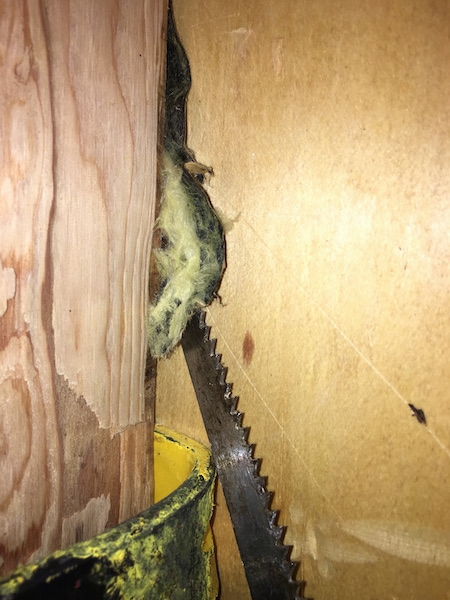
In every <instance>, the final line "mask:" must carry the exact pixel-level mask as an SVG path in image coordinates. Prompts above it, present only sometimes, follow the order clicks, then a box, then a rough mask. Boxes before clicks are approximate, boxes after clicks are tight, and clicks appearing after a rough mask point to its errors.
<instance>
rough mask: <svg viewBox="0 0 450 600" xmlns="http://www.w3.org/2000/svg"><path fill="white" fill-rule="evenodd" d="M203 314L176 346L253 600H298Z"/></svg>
mask: <svg viewBox="0 0 450 600" xmlns="http://www.w3.org/2000/svg"><path fill="white" fill-rule="evenodd" d="M209 331H210V328H209V327H208V326H206V324H205V313H204V312H203V311H197V312H196V313H195V314H194V316H193V317H192V319H191V321H190V322H189V324H188V326H187V328H186V331H185V333H184V335H183V338H182V341H181V344H182V347H183V350H184V355H185V357H186V362H187V365H188V368H189V372H190V375H191V379H192V383H193V385H194V389H195V393H196V395H197V399H198V403H199V406H200V410H201V413H202V416H203V420H204V423H205V427H206V431H207V434H208V438H209V441H210V443H211V450H212V454H213V456H214V460H215V462H216V467H217V472H218V474H219V478H220V481H221V483H222V488H223V492H224V495H225V500H226V502H227V507H228V511H229V513H230V516H231V521H232V524H233V528H234V533H235V536H236V541H237V544H238V547H239V552H240V555H241V559H242V562H243V565H244V569H245V574H246V577H247V581H248V585H249V588H250V593H251V595H252V598H253V600H263V599H264V600H269V599H273V600H294V599H296V600H302V599H301V596H300V595H299V594H300V584H299V583H298V582H296V581H295V580H294V578H293V573H294V571H295V570H296V568H297V564H296V563H294V562H291V561H290V558H289V557H290V553H291V547H290V546H285V545H283V544H282V538H283V535H284V530H285V528H284V527H280V526H278V525H277V517H278V514H277V513H276V512H275V511H272V510H271V509H270V503H271V499H272V494H271V493H270V492H268V491H267V490H266V485H265V484H266V481H265V478H263V477H261V476H260V475H259V465H260V461H258V460H256V459H255V458H254V457H253V447H252V446H251V445H250V444H248V443H247V435H248V428H243V427H241V423H242V417H243V415H242V414H241V413H240V412H239V411H238V410H237V408H236V405H237V398H236V397H235V396H233V395H232V390H231V385H230V384H228V383H226V369H225V368H224V367H223V366H222V365H221V362H220V356H219V355H217V354H216V353H215V346H216V340H210V339H209Z"/></svg>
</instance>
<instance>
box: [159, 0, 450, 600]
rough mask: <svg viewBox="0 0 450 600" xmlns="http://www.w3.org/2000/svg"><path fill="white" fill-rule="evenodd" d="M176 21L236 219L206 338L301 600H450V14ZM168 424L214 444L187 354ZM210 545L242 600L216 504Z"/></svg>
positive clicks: (298, 11)
mask: <svg viewBox="0 0 450 600" xmlns="http://www.w3.org/2000/svg"><path fill="white" fill-rule="evenodd" d="M174 6H175V15H176V18H177V23H178V28H179V31H180V34H181V37H182V39H183V42H184V45H185V47H186V50H187V53H188V56H189V58H190V61H191V67H192V75H193V88H192V92H191V94H190V98H189V145H190V147H191V148H193V149H194V150H195V151H196V155H197V159H198V160H199V161H201V162H203V163H205V164H208V165H212V166H213V168H214V172H215V176H214V177H213V178H212V179H211V182H210V187H209V193H210V196H211V198H212V201H213V203H214V205H215V206H216V207H218V208H219V209H220V210H221V211H222V212H223V213H224V214H225V215H226V216H227V217H228V218H229V219H233V220H234V224H233V228H232V229H231V231H230V232H229V233H228V236H227V249H228V267H227V271H226V273H225V276H224V279H223V283H222V287H221V290H220V294H221V296H222V304H219V303H218V302H215V303H214V305H213V306H212V307H211V309H210V312H209V322H210V324H211V325H212V328H213V334H214V336H215V337H217V338H218V349H219V351H220V352H222V353H223V361H224V363H225V364H226V365H227V366H228V368H229V377H228V378H229V380H230V381H232V382H234V392H235V393H236V394H238V395H239V396H240V398H241V400H240V409H241V410H242V411H244V412H245V421H244V423H245V424H246V425H250V426H251V436H250V437H251V441H253V442H255V443H256V445H257V446H256V453H257V455H258V456H261V457H263V463H262V471H263V473H265V474H267V475H268V476H269V487H271V488H272V489H274V490H276V494H275V499H274V505H275V506H276V507H280V508H281V509H282V512H281V521H282V522H283V523H285V524H287V525H288V526H289V529H288V536H287V541H288V542H289V543H293V544H294V552H293V556H294V557H296V558H300V559H301V561H302V566H301V572H300V577H301V578H303V579H305V580H306V582H307V585H306V589H305V593H306V595H307V596H309V597H313V598H314V599H315V600H333V599H336V600H338V599H339V600H342V599H344V598H345V599H355V600H356V599H358V600H364V599H369V598H370V599H375V598H376V599H389V600H394V599H396V600H407V599H408V600H411V599H417V600H419V599H423V598H430V599H431V598H432V599H433V600H441V599H448V598H450V592H449V590H450V585H449V583H450V511H449V509H448V506H449V494H450V403H449V396H448V395H449V389H450V361H449V355H450V317H449V307H450V267H449V265H450V244H449V231H450V103H449V98H450V78H449V72H450V36H449V34H450V5H449V3H448V2H446V0H394V1H392V0H381V1H379V2H369V1H366V0H363V1H361V0H343V1H342V2H334V1H332V0H317V1H315V2H309V1H306V0H300V1H298V0H279V1H278V2H273V1H271V0H258V1H256V0H253V1H247V0H246V1H243V0H229V1H227V2H222V1H220V0H209V2H200V1H198V0H175V2H174ZM409 403H411V404H413V405H415V407H417V408H421V409H423V411H424V413H425V416H426V420H427V423H426V425H425V424H420V423H419V422H418V420H417V419H416V418H414V417H413V416H411V415H412V413H411V410H410V408H409V406H408V404H409ZM156 416H157V420H158V421H161V422H164V423H165V424H167V425H170V426H171V427H175V428H177V429H179V430H181V431H183V432H185V433H188V434H190V435H194V436H196V437H197V438H199V439H202V440H205V439H206V437H205V433H204V429H203V426H202V421H201V417H200V414H199V411H198V408H197V405H196V401H195V398H194V395H193V392H192V388H191V384H190V382H189V379H188V375H187V371H186V368H185V366H184V362H183V358H182V354H181V352H180V351H177V352H176V353H175V354H174V355H173V356H172V357H171V358H170V359H169V360H166V361H163V362H161V363H160V364H159V367H158V384H157V412H156ZM215 535H216V541H217V545H218V560H219V569H220V572H221V581H222V592H223V593H222V598H223V599H234V600H236V599H245V598H248V594H247V593H246V591H245V584H244V579H243V574H242V570H241V567H240V565H239V560H238V558H237V554H236V550H235V547H234V546H233V539H232V535H231V531H230V526H229V523H228V521H227V516H226V511H225V508H224V505H223V500H222V498H221V496H220V495H219V496H218V510H217V515H216V522H215Z"/></svg>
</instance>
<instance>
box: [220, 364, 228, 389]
mask: <svg viewBox="0 0 450 600" xmlns="http://www.w3.org/2000/svg"><path fill="white" fill-rule="evenodd" d="M227 373H228V368H227V367H222V370H221V373H220V380H219V381H220V385H224V386H226V385H227Z"/></svg>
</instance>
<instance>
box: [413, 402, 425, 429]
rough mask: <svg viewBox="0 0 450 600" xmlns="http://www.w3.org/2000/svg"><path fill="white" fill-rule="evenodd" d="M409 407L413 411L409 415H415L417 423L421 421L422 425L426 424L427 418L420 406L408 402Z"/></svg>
mask: <svg viewBox="0 0 450 600" xmlns="http://www.w3.org/2000/svg"><path fill="white" fill-rule="evenodd" d="M408 406H409V408H410V409H411V410H412V411H413V414H412V415H411V416H412V417H416V419H417V420H418V421H419V423H422V424H423V425H426V424H427V418H426V416H425V413H424V412H423V410H422V409H421V408H416V407H415V406H414V404H408Z"/></svg>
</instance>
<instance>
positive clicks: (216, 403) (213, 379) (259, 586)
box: [150, 2, 302, 600]
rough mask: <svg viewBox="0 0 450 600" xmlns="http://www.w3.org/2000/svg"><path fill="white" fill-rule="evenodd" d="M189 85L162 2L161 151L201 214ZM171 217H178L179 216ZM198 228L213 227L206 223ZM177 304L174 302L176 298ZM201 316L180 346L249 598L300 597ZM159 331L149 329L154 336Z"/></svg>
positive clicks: (205, 207)
mask: <svg viewBox="0 0 450 600" xmlns="http://www.w3.org/2000/svg"><path fill="white" fill-rule="evenodd" d="M190 85H191V77H190V68H189V62H188V59H187V56H186V53H185V51H184V48H183V46H182V44H181V41H180V39H179V37H178V34H177V31H176V27H175V22H174V18H173V12H172V5H171V2H169V14H168V26H167V63H166V110H165V123H164V149H165V151H166V152H168V153H170V156H171V159H172V160H173V162H174V163H175V164H176V165H177V166H178V168H179V169H181V170H182V171H183V178H182V180H181V183H182V185H183V186H184V187H185V191H186V193H187V196H185V198H187V199H188V202H190V204H191V205H192V206H193V207H197V208H196V210H201V211H203V212H204V213H208V211H209V210H210V211H212V212H213V209H212V207H211V205H210V202H209V198H208V196H207V194H206V192H205V191H204V189H203V188H202V187H201V186H200V185H197V186H196V187H195V189H194V188H193V187H192V181H191V179H197V181H196V182H195V183H196V184H199V181H198V180H199V178H198V177H197V178H195V176H194V175H193V174H192V172H191V173H188V172H187V169H186V166H187V164H188V163H189V164H196V163H195V158H194V155H193V153H192V151H191V150H189V149H188V148H187V147H186V98H187V94H188V92H189V89H190ZM200 181H201V178H200ZM199 194H200V195H199ZM201 196H203V198H202V197H201ZM198 207H201V208H200V209H199V208H198ZM183 210H184V207H183ZM180 212H181V211H180ZM177 218H178V219H180V218H181V216H178V217H177ZM175 220H176V219H175ZM192 222H193V223H194V228H195V227H197V232H198V235H199V237H203V236H201V235H200V232H199V229H198V228H199V225H198V216H197V215H195V216H194V217H192ZM204 229H206V230H210V231H212V226H211V225H209V226H208V227H206V228H204ZM177 237H179V236H177V234H176V232H175V233H174V235H173V239H176V238H177ZM169 238H170V236H169ZM214 239H215V241H214V243H215V244H216V246H217V248H214V247H213V248H211V242H209V247H208V248H207V249H206V250H207V252H206V251H205V252H204V254H206V253H208V254H211V255H214V256H217V257H222V258H220V261H222V260H223V257H224V241H223V233H222V231H221V229H220V231H219V235H216V237H215V238H214ZM170 244H171V241H170V239H169V245H170ZM217 275H219V279H217ZM220 275H221V272H220V271H219V272H218V273H217V270H216V273H215V275H214V277H216V279H214V278H213V279H212V283H211V285H209V286H208V290H209V291H208V293H207V294H204V295H203V296H202V298H203V299H202V301H201V304H202V305H203V306H204V305H206V304H208V303H209V302H210V301H211V300H212V298H213V294H214V291H215V289H216V288H217V286H218V283H219V281H220ZM163 285H166V282H163ZM177 298H178V296H177ZM180 304H181V302H180ZM176 305H177V306H178V301H177V302H176ZM166 313H167V315H168V317H167V318H165V320H166V321H167V322H170V318H171V317H170V315H171V314H172V313H171V311H170V310H169V309H167V310H166ZM188 316H189V315H188ZM204 318H205V315H204V312H203V311H201V310H197V311H196V312H195V313H194V315H193V316H192V318H191V320H190V322H189V323H188V324H187V327H186V330H185V332H184V334H183V337H182V339H181V344H182V347H183V350H184V354H185V358H186V362H187V364H188V368H189V372H190V375H191V379H192V383H193V385H194V389H195V392H196V395H197V399H198V402H199V405H200V410H201V413H202V416H203V420H204V423H205V427H206V431H207V434H208V437H209V441H210V443H211V449H212V454H213V457H214V460H215V463H216V467H217V471H218V474H219V478H220V481H221V484H222V488H223V492H224V495H225V499H226V502H227V507H228V510H229V513H230V516H231V521H232V524H233V528H234V533H235V536H236V540H237V544H238V548H239V552H240V555H241V559H242V562H243V565H244V569H245V574H246V577H247V581H248V584H249V588H250V592H251V595H252V598H253V599H254V600H271V599H272V600H294V599H297V600H302V599H301V596H300V584H299V583H298V582H296V581H295V580H294V577H293V573H294V571H295V570H296V567H297V565H296V563H293V562H291V561H290V558H289V556H290V552H291V548H290V547H288V546H284V545H283V544H282V538H283V535H284V528H283V527H280V526H279V525H278V524H277V517H278V515H277V513H276V512H275V511H272V510H271V509H270V503H271V499H272V495H271V494H270V493H269V492H268V491H267V490H266V482H265V479H264V478H263V477H261V476H260V475H259V466H260V461H258V460H256V459H255V458H254V457H253V447H252V446H251V445H249V444H248V442H247V434H248V429H246V428H243V427H241V423H242V414H241V413H240V412H239V411H238V410H237V406H236V405H237V398H235V397H234V396H233V395H232V391H231V385H230V384H228V383H226V381H225V378H226V369H225V368H224V367H223V366H222V365H221V363H220V357H219V356H218V355H217V354H215V341H214V340H210V339H209V328H208V327H207V326H206V325H205V320H204ZM160 329H161V328H160ZM169 329H170V328H169ZM159 331H160V330H158V331H156V332H153V333H154V334H155V333H156V334H157V333H158V332H159ZM150 334H152V332H150ZM180 335H181V334H180ZM177 341H178V339H173V340H170V342H165V343H164V344H162V348H163V351H164V352H165V351H166V350H167V349H170V348H171V347H173V345H174V343H175V342H177Z"/></svg>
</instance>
